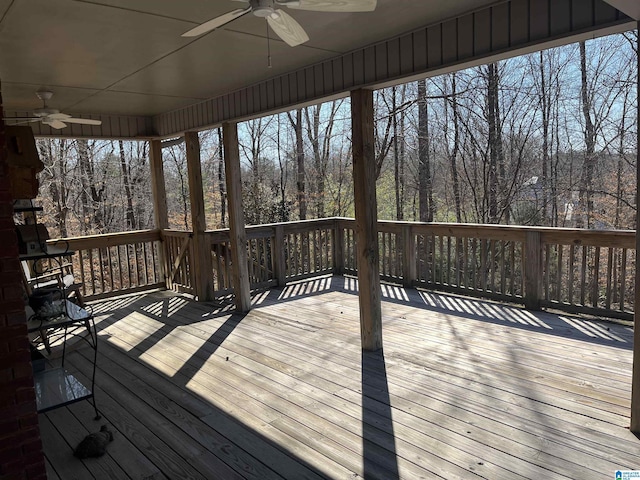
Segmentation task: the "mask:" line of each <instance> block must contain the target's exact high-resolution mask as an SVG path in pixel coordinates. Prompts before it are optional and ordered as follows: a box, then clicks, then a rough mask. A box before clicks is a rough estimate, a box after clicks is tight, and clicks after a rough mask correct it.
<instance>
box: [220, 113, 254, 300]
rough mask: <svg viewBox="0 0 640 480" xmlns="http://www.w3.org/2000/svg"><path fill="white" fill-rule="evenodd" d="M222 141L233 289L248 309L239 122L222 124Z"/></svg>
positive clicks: (247, 265) (247, 267) (249, 297)
mask: <svg viewBox="0 0 640 480" xmlns="http://www.w3.org/2000/svg"><path fill="white" fill-rule="evenodd" d="M222 141H223V144H224V169H225V175H226V181H227V200H228V205H229V236H230V238H231V262H232V264H233V274H232V277H233V278H232V283H233V290H234V292H235V302H236V309H237V310H238V311H240V312H248V311H249V310H251V290H250V285H249V262H248V258H247V232H246V231H245V228H244V213H243V209H242V182H241V176H240V151H239V149H238V126H237V124H236V123H223V124H222Z"/></svg>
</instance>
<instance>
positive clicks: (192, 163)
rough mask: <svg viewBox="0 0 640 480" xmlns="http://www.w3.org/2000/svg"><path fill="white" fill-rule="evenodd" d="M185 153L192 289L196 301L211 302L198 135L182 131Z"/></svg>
mask: <svg viewBox="0 0 640 480" xmlns="http://www.w3.org/2000/svg"><path fill="white" fill-rule="evenodd" d="M184 140H185V149H186V152H187V174H188V176H189V199H190V201H191V227H192V229H193V252H194V255H193V256H192V257H191V261H192V264H191V267H192V269H193V271H194V278H195V285H194V286H195V290H196V295H197V296H198V301H200V302H206V301H210V300H213V266H212V263H211V242H210V240H209V236H208V235H207V234H206V233H205V231H206V229H207V222H206V218H205V214H204V192H203V188H202V168H201V166H200V140H199V139H198V132H185V134H184Z"/></svg>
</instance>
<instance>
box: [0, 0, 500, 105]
mask: <svg viewBox="0 0 640 480" xmlns="http://www.w3.org/2000/svg"><path fill="white" fill-rule="evenodd" d="M492 3H496V2H495V0H457V1H455V2H440V1H439V2H425V1H424V0H378V8H377V9H376V11H375V12H372V13H357V14H356V13H352V14H345V13H314V12H305V11H298V10H296V11H291V12H292V15H293V16H294V17H295V18H296V19H297V20H298V21H299V22H300V24H301V25H303V26H304V28H305V29H306V30H307V32H308V34H309V37H310V38H311V40H310V41H309V42H307V43H306V44H304V45H301V46H299V47H295V48H291V47H289V46H288V45H286V44H284V43H283V42H282V41H280V40H279V39H277V38H276V39H273V38H272V41H271V52H272V65H273V66H272V68H268V67H267V36H266V33H267V31H266V23H265V22H264V20H262V19H259V18H257V17H254V16H252V15H246V16H244V17H242V18H240V19H238V20H236V21H234V22H232V23H230V24H227V25H226V26H224V27H222V28H220V29H218V30H215V31H213V32H211V33H209V34H207V35H204V36H202V37H198V38H195V39H193V38H191V39H188V38H183V37H181V36H180V35H181V34H182V33H183V32H184V31H186V30H188V29H190V28H192V27H193V26H195V25H197V24H199V23H202V22H203V21H205V20H208V19H210V18H213V17H215V16H217V15H220V14H222V13H225V12H228V11H230V10H234V9H236V8H238V7H239V5H242V4H238V3H234V2H232V1H229V0H215V1H213V0H209V1H202V0H181V1H180V2H176V1H174V0H97V1H85V0H28V1H27V0H0V78H1V80H2V90H3V97H4V106H5V109H6V110H8V111H29V110H31V109H33V108H37V107H39V106H40V105H39V100H38V99H37V98H36V96H35V95H34V92H35V91H36V90H38V89H39V88H44V87H46V88H50V89H51V90H52V91H54V93H55V96H54V98H53V100H52V102H51V104H52V106H53V107H55V108H59V109H60V110H62V111H64V112H73V113H86V114H88V113H93V114H115V115H140V116H151V115H155V114H158V113H161V112H166V111H169V110H174V109H177V108H181V107H184V106H187V105H190V104H192V103H195V102H198V101H201V100H204V99H207V98H212V97H216V96H219V95H222V94H225V93H227V92H229V91H232V90H236V89H238V88H241V87H244V86H247V85H250V84H254V83H258V82H261V81H264V80H266V79H267V78H270V77H273V76H276V75H281V74H283V73H286V72H289V71H293V70H296V69H299V68H302V67H304V66H306V65H309V64H312V63H317V62H319V61H322V60H326V59H328V58H332V57H335V56H337V55H340V54H344V53H346V52H348V51H351V50H353V49H355V48H361V47H363V46H366V45H369V44H372V43H375V42H379V41H381V40H384V39H387V38H390V37H394V36H397V35H399V34H402V33H405V32H407V31H411V30H414V29H416V28H418V27H421V26H424V25H427V24H431V23H435V22H438V21H441V20H442V19H444V18H447V17H453V16H456V15H459V14H462V13H465V12H467V11H469V10H470V9H477V8H480V7H484V6H486V5H489V4H492ZM271 35H272V36H273V34H271Z"/></svg>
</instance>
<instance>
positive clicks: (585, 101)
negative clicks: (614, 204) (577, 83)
mask: <svg viewBox="0 0 640 480" xmlns="http://www.w3.org/2000/svg"><path fill="white" fill-rule="evenodd" d="M580 72H581V89H580V92H581V99H582V115H583V116H584V131H583V135H584V143H585V147H586V151H585V158H584V162H583V164H582V171H581V173H580V192H579V204H580V212H578V218H577V222H576V226H577V227H578V228H584V227H585V226H586V227H587V228H589V227H590V226H591V217H592V214H593V198H592V191H593V174H594V171H595V166H596V157H595V146H596V134H595V127H594V125H593V120H592V119H591V97H590V95H589V88H588V83H587V54H586V47H585V42H580ZM585 220H586V221H585Z"/></svg>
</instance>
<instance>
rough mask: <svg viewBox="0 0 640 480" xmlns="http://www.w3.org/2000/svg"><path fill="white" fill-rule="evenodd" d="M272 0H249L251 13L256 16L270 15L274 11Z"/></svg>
mask: <svg viewBox="0 0 640 480" xmlns="http://www.w3.org/2000/svg"><path fill="white" fill-rule="evenodd" d="M273 6H274V3H273V0H251V8H252V10H251V13H253V14H254V15H255V16H256V17H261V18H265V17H270V16H271V15H273V14H274V13H275V9H274V8H273Z"/></svg>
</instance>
